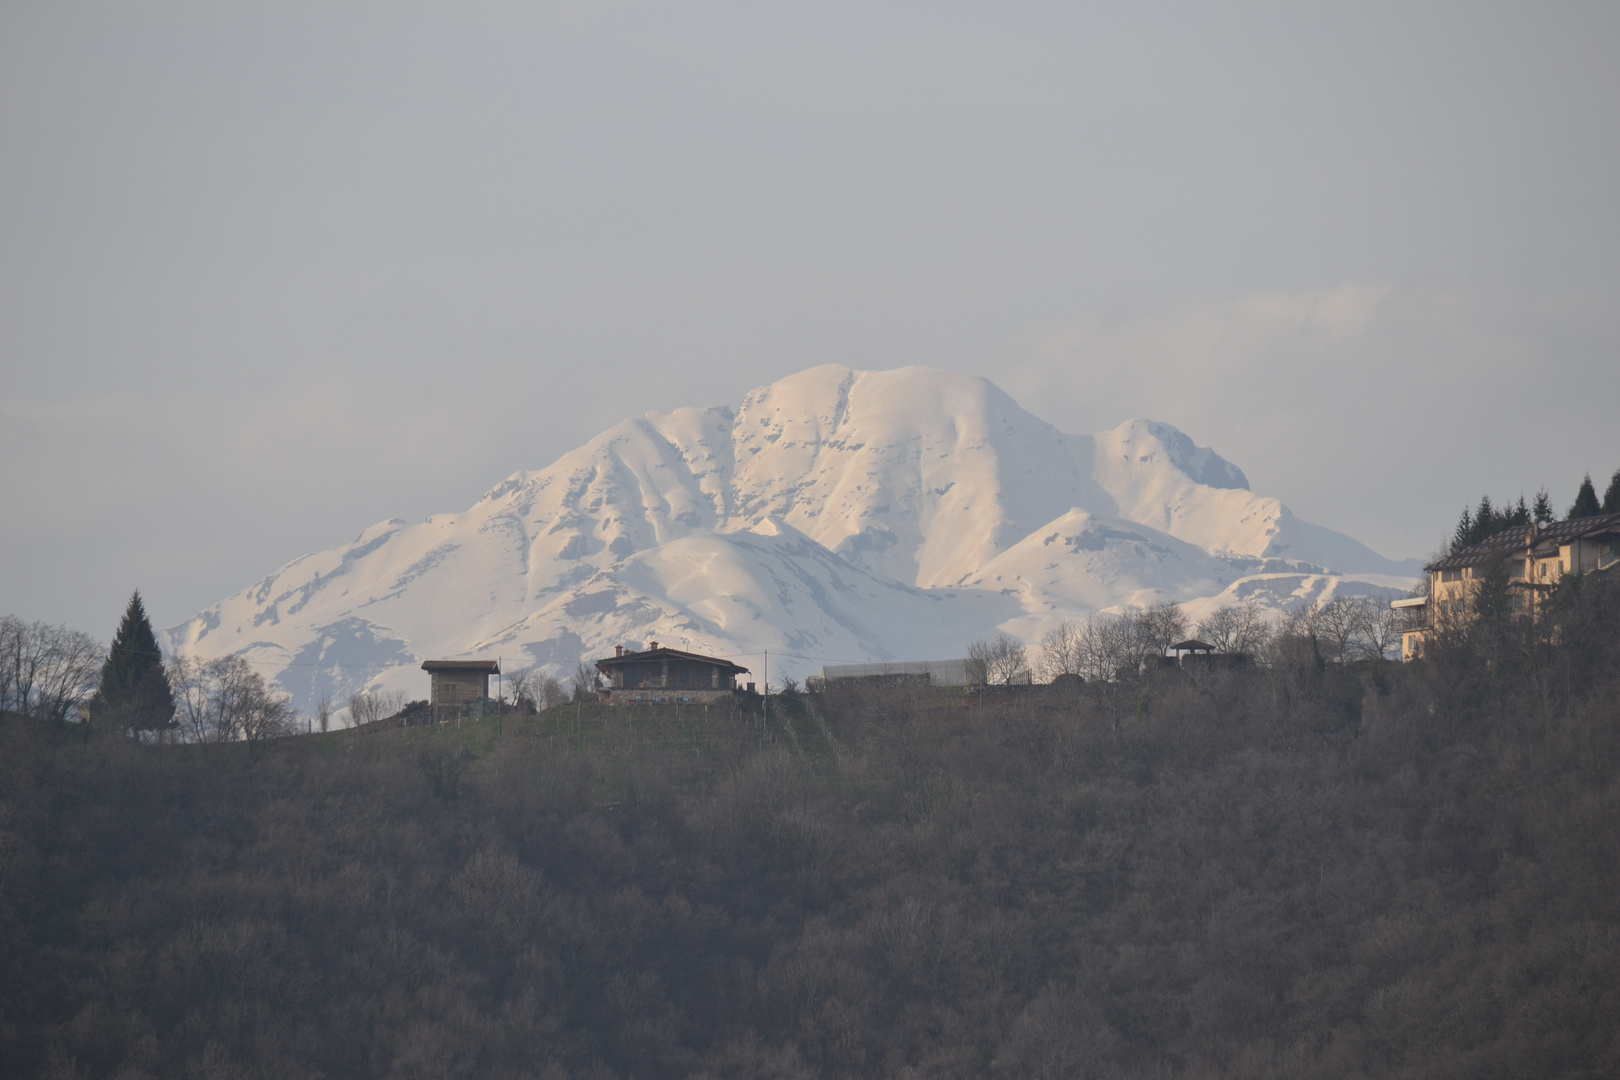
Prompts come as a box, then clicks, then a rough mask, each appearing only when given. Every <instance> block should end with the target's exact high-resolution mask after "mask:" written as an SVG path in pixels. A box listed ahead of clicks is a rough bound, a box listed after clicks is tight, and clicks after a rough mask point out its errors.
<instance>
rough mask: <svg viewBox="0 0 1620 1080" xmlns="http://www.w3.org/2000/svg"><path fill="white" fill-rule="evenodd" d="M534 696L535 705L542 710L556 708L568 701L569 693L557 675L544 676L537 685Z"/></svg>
mask: <svg viewBox="0 0 1620 1080" xmlns="http://www.w3.org/2000/svg"><path fill="white" fill-rule="evenodd" d="M534 694H535V704H537V705H538V706H539V707H540V708H541V709H551V708H555V707H556V706H558V705H561V704H563V703H564V702H566V701H567V700H568V691H567V690H565V689H564V688H563V684H562V681H561V680H560V679H558V678H557V677H556V676H555V675H545V676H542V677H541V678H540V680H539V682H538V683H536V685H535V692H534Z"/></svg>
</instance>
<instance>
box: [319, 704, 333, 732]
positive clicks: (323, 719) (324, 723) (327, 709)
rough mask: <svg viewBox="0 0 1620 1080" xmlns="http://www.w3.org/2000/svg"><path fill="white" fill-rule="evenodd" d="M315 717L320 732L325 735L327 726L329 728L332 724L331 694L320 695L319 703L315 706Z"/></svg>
mask: <svg viewBox="0 0 1620 1080" xmlns="http://www.w3.org/2000/svg"><path fill="white" fill-rule="evenodd" d="M315 719H316V720H317V721H318V722H319V723H320V725H321V734H322V735H325V734H326V732H327V730H328V729H329V728H331V726H332V695H331V694H325V695H322V697H321V703H320V704H319V705H317V706H315Z"/></svg>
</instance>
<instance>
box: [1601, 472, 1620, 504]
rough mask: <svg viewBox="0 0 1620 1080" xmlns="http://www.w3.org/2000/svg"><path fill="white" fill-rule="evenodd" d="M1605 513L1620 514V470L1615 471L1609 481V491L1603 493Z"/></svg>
mask: <svg viewBox="0 0 1620 1080" xmlns="http://www.w3.org/2000/svg"><path fill="white" fill-rule="evenodd" d="M1603 512H1604V513H1605V514H1620V469H1616V470H1614V476H1613V478H1611V479H1610V480H1609V490H1607V491H1605V492H1604V493H1603Z"/></svg>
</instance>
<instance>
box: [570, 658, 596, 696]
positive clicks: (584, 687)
mask: <svg viewBox="0 0 1620 1080" xmlns="http://www.w3.org/2000/svg"><path fill="white" fill-rule="evenodd" d="M601 685H602V680H601V678H600V677H599V676H598V675H597V674H596V669H595V668H593V667H591V666H590V665H589V664H587V663H586V662H585V661H583V660H581V661H580V662H579V663H577V664H575V665H574V673H573V675H572V676H570V678H569V688H570V689H571V690H572V691H573V693H574V700H575V701H588V700H590V699H591V698H592V697H595V696H596V691H597V690H598V689H599V688H600V687H601Z"/></svg>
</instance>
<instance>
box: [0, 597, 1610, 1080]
mask: <svg viewBox="0 0 1620 1080" xmlns="http://www.w3.org/2000/svg"><path fill="white" fill-rule="evenodd" d="M1614 592H1615V589H1614V585H1613V583H1612V582H1603V581H1585V582H1583V581H1580V580H1579V579H1576V580H1575V581H1573V582H1572V583H1571V584H1570V585H1568V586H1566V587H1564V588H1563V589H1562V590H1561V591H1560V593H1559V595H1558V597H1557V598H1556V601H1555V603H1554V605H1553V607H1552V608H1550V609H1549V610H1555V611H1556V613H1557V619H1558V621H1559V623H1560V629H1559V633H1558V637H1557V640H1558V642H1559V643H1558V644H1557V645H1553V644H1551V643H1550V642H1549V641H1548V640H1547V636H1546V634H1544V633H1533V632H1530V631H1529V630H1528V629H1527V628H1525V627H1524V626H1522V625H1521V624H1519V623H1517V622H1514V621H1512V620H1511V619H1507V618H1504V619H1501V620H1492V619H1486V620H1483V621H1481V622H1479V623H1476V624H1474V625H1473V626H1472V627H1470V628H1469V631H1468V635H1467V637H1466V638H1463V637H1458V638H1454V639H1451V640H1443V641H1438V642H1435V643H1433V644H1432V647H1431V648H1430V650H1429V657H1428V659H1426V660H1424V661H1422V662H1420V663H1416V664H1412V665H1407V666H1404V667H1402V666H1400V665H1396V664H1391V663H1386V662H1381V661H1368V662H1362V663H1345V664H1336V663H1325V662H1323V661H1322V659H1321V656H1320V654H1319V653H1318V652H1317V651H1315V650H1313V649H1311V648H1309V647H1301V648H1300V649H1297V650H1294V651H1293V653H1292V654H1291V655H1290V654H1289V653H1288V652H1287V651H1286V650H1285V651H1283V652H1281V653H1279V654H1278V658H1277V659H1276V660H1275V661H1274V662H1272V663H1270V664H1269V665H1248V666H1240V667H1236V668H1214V667H1211V668H1209V669H1205V670H1198V671H1193V672H1175V671H1171V672H1160V673H1157V674H1156V675H1155V676H1154V677H1153V678H1152V679H1151V680H1150V681H1146V682H1140V683H1134V682H1133V683H1130V684H1127V685H1124V686H1121V685H1117V684H1116V685H1114V686H1112V687H1100V686H1092V685H1091V684H1086V685H1083V686H1079V687H1072V688H1070V689H1068V690H1066V691H1058V690H1050V689H1042V688H1036V689H1033V690H1021V691H1020V690H1010V691H1007V692H1005V693H985V694H979V695H972V696H971V697H970V698H969V699H968V700H967V701H966V702H965V703H964V702H961V701H957V700H954V699H941V698H937V697H929V696H927V695H925V694H921V693H917V692H908V691H905V690H892V691H886V692H879V693H873V694H869V695H860V696H855V695H852V696H848V697H843V698H835V699H829V698H825V697H821V698H790V699H786V700H773V702H772V706H773V712H774V715H773V718H772V719H771V720H770V721H769V722H768V723H767V722H765V721H764V720H763V718H761V717H759V716H757V715H755V716H730V717H724V718H719V717H716V718H711V720H710V721H709V722H708V724H707V725H706V726H705V731H706V734H704V735H703V737H702V738H701V739H698V740H697V741H693V740H691V739H687V740H685V741H683V738H682V737H677V736H678V735H679V732H681V731H690V730H691V729H692V728H691V726H692V723H693V721H692V717H691V710H688V712H687V715H686V716H685V717H684V718H682V719H681V720H680V721H679V724H684V725H687V726H686V727H684V728H683V727H679V726H678V725H677V722H676V721H675V720H672V719H671V718H670V717H669V716H667V715H666V714H642V717H641V719H640V720H633V719H632V717H633V714H632V713H630V712H629V711H625V712H623V713H621V714H618V715H616V716H614V717H612V718H609V719H606V720H603V719H601V717H600V716H599V717H598V721H597V722H598V723H599V725H600V727H599V729H595V728H591V727H590V726H589V725H590V723H591V718H590V715H589V712H588V710H586V709H583V708H576V707H570V709H568V710H560V711H557V712H558V715H557V716H553V714H552V713H545V714H542V715H541V716H540V717H538V718H534V719H532V720H529V721H524V722H521V723H520V722H518V721H515V720H513V719H511V718H507V719H506V720H505V721H504V727H503V728H502V729H501V731H500V733H499V735H498V736H497V735H496V734H495V732H494V729H493V728H491V727H490V726H489V725H490V724H491V723H492V722H484V723H483V724H480V725H478V726H477V728H475V729H465V730H463V731H461V732H457V731H455V730H454V729H439V730H427V729H412V730H401V731H392V732H380V733H376V734H366V733H365V732H364V731H362V732H355V733H342V734H335V735H332V736H314V737H309V738H296V739H283V740H278V741H276V742H273V743H271V744H268V745H267V746H261V747H259V748H258V750H257V752H254V751H253V749H252V748H250V747H248V746H245V745H242V744H234V745H232V744H224V745H179V746H175V745H168V746H158V745H149V744H142V743H139V742H135V741H132V740H128V739H121V738H113V737H107V736H103V737H99V738H98V737H89V738H84V737H81V733H79V732H77V731H76V730H75V729H74V728H73V726H72V725H68V726H63V725H54V724H50V723H46V722H42V721H39V720H35V719H16V718H13V719H8V720H5V721H0V947H3V956H0V1075H5V1076H16V1077H24V1076H50V1077H70V1076H89V1077H104V1076H118V1077H124V1078H130V1080H133V1078H137V1077H188V1078H190V1077H196V1078H214V1077H278V1078H279V1077H288V1076H300V1077H322V1076H324V1077H333V1078H335V1077H423V1078H427V1077H433V1078H444V1077H458V1076H478V1077H569V1076H578V1077H592V1078H608V1077H665V1076H669V1077H674V1076H707V1077H737V1078H742V1077H813V1076H870V1077H897V1076H916V1077H982V1076H1006V1077H1060V1076H1061V1077H1070V1076H1074V1077H1085V1076H1096V1077H1109V1076H1132V1077H1142V1076H1146V1077H1221V1076H1230V1077H1245V1078H1261V1077H1285V1076H1286V1077H1310V1076H1320V1077H1336V1078H1337V1077H1355V1076H1368V1077H1372V1076H1377V1077H1402V1076H1424V1077H1440V1076H1455V1077H1525V1076H1570V1077H1579V1076H1589V1077H1600V1076H1614V1075H1617V1074H1620V1042H1617V1039H1620V830H1617V829H1616V827H1615V826H1616V822H1617V821H1620V724H1617V720H1620V715H1617V707H1616V702H1617V701H1620V685H1617V684H1620V663H1617V661H1620V656H1617V655H1616V649H1617V645H1616V643H1617V642H1620V633H1617V630H1620V602H1617V600H1616V597H1615V595H1614ZM1108 694H1113V695H1119V694H1126V695H1128V697H1129V703H1128V707H1127V708H1123V709H1121V708H1119V707H1117V702H1114V701H1108V700H1105V696H1106V695H1108ZM570 713H572V715H573V719H572V720H570V719H568V717H569V714H570ZM604 715H605V714H604ZM559 716H560V717H561V719H559V718H558V717H559ZM636 724H639V725H640V727H639V728H638V727H636V726H635V725H636ZM597 730H599V731H600V735H599V736H598V735H597V734H595V733H594V732H596V731H597ZM762 732H763V733H764V735H766V736H769V740H768V741H767V739H765V738H762ZM610 735H611V736H612V741H610ZM458 740H459V741H458ZM604 747H606V748H607V749H604ZM593 748H594V749H593Z"/></svg>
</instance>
